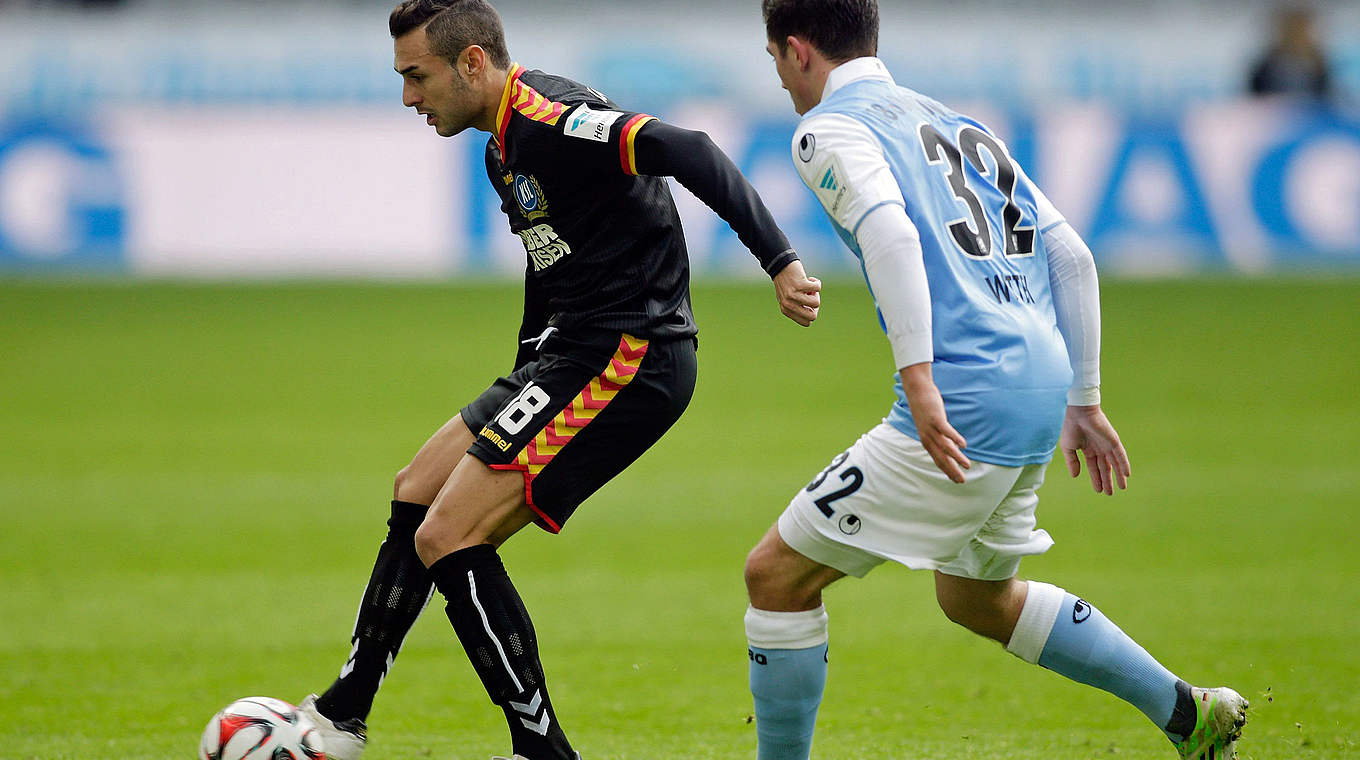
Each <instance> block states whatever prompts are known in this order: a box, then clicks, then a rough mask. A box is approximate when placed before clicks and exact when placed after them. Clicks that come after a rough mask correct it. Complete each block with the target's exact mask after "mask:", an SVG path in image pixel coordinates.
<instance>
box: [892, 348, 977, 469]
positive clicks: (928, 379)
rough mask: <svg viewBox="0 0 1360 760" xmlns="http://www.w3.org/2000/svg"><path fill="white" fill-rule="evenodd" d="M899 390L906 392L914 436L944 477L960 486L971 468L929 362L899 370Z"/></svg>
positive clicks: (961, 439) (971, 464)
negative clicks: (936, 384) (913, 424)
mask: <svg viewBox="0 0 1360 760" xmlns="http://www.w3.org/2000/svg"><path fill="white" fill-rule="evenodd" d="M902 388H903V390H905V391H906V393H907V406H908V407H910V409H911V419H912V422H914V423H915V424H916V434H917V435H918V436H920V438H921V445H922V446H924V447H925V450H926V453H928V454H930V458H931V459H933V460H935V466H936V467H938V468H940V472H943V473H944V474H945V476H946V477H948V478H949V479H950V480H952V481H954V482H955V483H963V482H964V476H963V471H964V470H967V469H969V468H971V467H972V466H973V462H972V460H970V459H969V458H968V455H967V454H964V453H963V449H964V447H965V446H967V445H968V442H967V441H966V440H964V438H963V435H961V434H960V433H959V431H957V430H955V429H954V426H953V425H950V424H949V418H948V417H947V416H946V414H945V409H944V398H943V397H942V396H941V395H940V389H939V388H937V387H936V386H935V379H934V377H933V375H932V374H931V371H930V362H922V363H921V364H913V365H911V366H910V367H906V368H904V369H903V370H902Z"/></svg>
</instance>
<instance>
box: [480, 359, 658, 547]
mask: <svg viewBox="0 0 1360 760" xmlns="http://www.w3.org/2000/svg"><path fill="white" fill-rule="evenodd" d="M648 345H649V344H648V342H647V341H646V340H644V339H642V338H634V337H633V336H631V335H624V336H622V337H621V338H620V339H619V347H618V350H617V351H615V352H614V355H613V356H612V357H610V359H609V365H608V366H607V367H605V369H604V372H601V373H600V374H599V376H598V377H594V378H591V380H590V384H588V385H587V386H586V387H585V389H584V390H582V391H581V392H580V393H579V394H578V395H577V396H576V398H574V399H572V402H571V403H570V404H568V405H567V406H566V408H565V409H563V410H562V412H561V413H560V414H558V415H557V416H556V417H554V418H553V419H552V420H551V421H549V422H548V424H547V425H546V426H545V427H544V428H543V429H542V430H540V431H539V433H538V435H536V436H534V438H533V440H531V441H529V443H528V444H526V445H525V447H524V448H523V449H520V452H519V456H518V457H517V458H516V459H515V461H514V462H513V463H511V464H506V465H493V469H498V470H502V469H504V470H511V469H513V470H521V471H523V473H524V496H525V501H526V502H527V503H528V505H529V507H530V508H531V509H533V510H534V511H535V512H537V513H538V516H539V517H540V518H542V519H543V521H544V523H545V524H547V526H548V527H549V528H550V529H551V530H552V531H553V532H554V533H556V532H557V531H559V530H561V526H559V525H558V524H557V523H555V522H553V520H552V519H551V518H549V517H548V516H547V515H545V514H543V513H542V512H540V511H539V510H538V508H537V507H535V506H534V499H533V481H534V478H536V477H538V474H539V473H540V472H542V471H543V468H544V467H547V466H548V464H549V463H550V462H552V460H553V457H555V456H557V454H558V452H560V451H562V448H563V447H564V446H566V445H567V444H568V443H571V439H572V438H574V437H576V434H577V433H579V432H581V430H582V429H583V428H585V426H587V425H589V424H590V423H591V422H592V421H593V420H594V419H595V416H596V415H598V414H599V413H600V410H601V409H604V408H605V407H606V406H609V402H611V401H613V400H614V397H615V396H617V395H618V394H619V391H621V390H623V389H624V388H625V387H627V385H628V384H629V383H631V382H632V381H633V378H634V377H635V376H636V375H637V372H638V367H640V366H641V365H642V358H643V357H644V356H646V355H647V346H648Z"/></svg>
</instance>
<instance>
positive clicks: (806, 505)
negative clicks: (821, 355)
mask: <svg viewBox="0 0 1360 760" xmlns="http://www.w3.org/2000/svg"><path fill="white" fill-rule="evenodd" d="M1017 472H1018V471H1017V470H1016V469H1015V468H1006V467H999V466H997V465H990V464H987V463H985V462H974V464H973V468H972V469H971V470H969V472H968V482H967V483H964V484H958V483H954V482H952V481H950V480H949V478H948V477H947V476H945V475H944V473H942V472H941V471H940V470H939V468H938V467H936V466H935V463H934V461H933V460H932V459H931V457H930V454H929V453H928V452H927V451H926V450H925V448H924V447H922V446H921V444H920V442H919V441H916V440H914V439H912V438H910V437H908V436H906V435H904V434H903V433H901V432H900V431H898V430H896V429H894V428H892V427H891V426H889V425H886V424H882V425H879V426H878V427H875V428H874V429H872V430H870V431H869V432H868V433H866V434H865V435H863V436H861V437H860V439H859V440H858V441H856V442H855V443H854V445H852V446H851V447H850V448H849V449H847V450H846V451H844V452H842V453H841V454H839V455H837V456H836V457H835V458H834V459H833V460H832V461H831V464H830V465H828V466H827V468H826V469H825V470H823V471H822V472H821V473H820V474H819V475H818V476H817V477H815V478H813V480H812V482H811V483H809V484H808V486H807V487H806V488H804V489H803V490H802V491H800V492H799V493H798V494H796V495H795V496H794V498H793V499H792V501H790V503H789V506H788V508H787V509H786V510H785V511H784V514H782V515H781V516H780V518H779V523H778V527H779V532H780V535H781V536H782V537H783V539H784V540H785V541H786V542H787V543H788V544H789V546H791V547H793V548H794V549H796V550H797V551H798V552H799V553H801V554H803V555H805V556H807V557H809V558H811V559H813V560H815V561H817V562H820V563H821V564H824V565H827V566H830V567H833V568H836V569H837V570H840V571H842V572H844V573H845V574H847V575H853V576H856V577H861V576H863V575H865V574H867V573H868V572H869V571H870V570H872V569H873V568H874V567H876V566H877V565H879V564H881V563H882V562H884V561H894V562H898V563H901V564H903V565H906V566H907V567H909V568H912V569H929V570H934V569H938V568H940V567H942V566H944V565H946V564H947V563H949V562H950V561H952V560H953V559H954V558H955V557H956V556H957V555H958V554H959V553H960V552H961V551H962V550H963V549H964V548H965V547H966V546H967V545H968V542H969V541H970V540H971V539H972V538H973V536H974V535H975V534H976V533H977V531H978V530H979V529H981V527H982V526H983V525H984V524H985V523H986V521H987V519H988V518H989V517H990V516H991V514H992V513H993V511H994V510H995V509H996V506H997V505H998V504H999V503H1001V501H1002V499H1003V498H1004V497H1005V496H1006V494H1007V493H1008V492H1009V491H1010V488H1011V486H1012V484H1013V483H1014V481H1015V478H1016V476H1017Z"/></svg>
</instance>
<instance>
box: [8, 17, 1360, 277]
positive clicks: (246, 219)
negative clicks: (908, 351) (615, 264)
mask: <svg viewBox="0 0 1360 760" xmlns="http://www.w3.org/2000/svg"><path fill="white" fill-rule="evenodd" d="M496 5H497V6H498V7H499V8H500V9H501V11H502V13H503V15H504V16H505V21H506V28H507V35H508V39H509V43H510V49H511V54H512V56H513V57H514V58H515V59H516V60H517V61H519V62H520V63H522V64H524V65H526V66H528V67H530V68H543V69H545V70H549V71H553V72H556V73H561V74H565V75H568V76H572V77H574V78H577V79H580V80H582V81H584V82H586V83H588V84H591V85H593V86H595V87H596V88H597V89H600V90H602V91H604V92H605V93H607V94H608V95H610V96H611V97H612V98H613V99H614V100H616V101H618V102H619V103H621V104H623V105H624V106H625V107H628V108H630V109H635V110H645V111H648V112H650V113H654V114H656V115H658V116H661V117H662V118H665V119H668V120H670V121H672V122H675V123H678V124H681V125H685V126H689V127H694V128H703V129H705V130H707V131H709V132H710V134H712V135H713V137H714V138H715V139H716V140H717V141H718V143H719V144H720V145H722V146H723V147H724V148H725V149H726V150H727V151H728V152H729V154H730V155H731V156H732V157H733V158H734V160H736V161H737V163H738V164H739V165H740V166H741V167H742V169H743V170H744V171H745V172H746V173H747V175H748V176H750V177H751V178H752V180H753V181H754V182H755V184H756V185H757V187H758V188H759V189H760V190H761V192H762V194H763V195H764V197H765V198H766V201H767V202H768V203H769V205H770V206H771V208H772V209H773V210H774V212H775V214H776V216H777V217H778V218H779V219H780V220H781V222H782V223H783V224H784V225H785V227H786V230H787V231H788V232H789V234H790V236H791V237H792V238H793V240H794V241H795V244H796V245H797V246H798V247H799V248H800V250H802V251H803V252H804V254H805V258H807V259H810V260H811V261H812V262H813V264H814V266H815V267H816V268H817V269H818V270H819V271H821V272H823V273H834V272H835V271H837V270H839V271H842V272H846V273H852V272H853V271H854V263H853V259H852V258H851V257H850V256H849V255H847V254H845V253H844V252H842V251H841V250H840V245H839V243H838V241H837V240H836V239H835V238H834V236H833V234H832V232H831V230H830V227H829V225H827V224H826V223H825V222H824V220H823V218H822V215H821V213H820V210H819V209H818V208H817V207H816V205H815V200H814V199H813V197H812V195H811V194H810V193H808V192H807V191H806V190H805V189H804V188H803V187H802V186H801V185H800V183H799V182H798V180H797V177H796V176H795V174H794V173H793V170H792V167H791V165H790V160H789V149H788V140H789V136H790V134H791V132H792V129H793V126H794V124H795V123H796V116H795V115H794V114H793V112H792V110H791V107H790V104H789V102H788V99H787V97H786V95H785V93H784V92H783V91H782V90H781V89H780V88H779V85H778V80H777V79H776V77H775V74H774V70H773V66H772V64H771V63H770V61H769V59H768V57H767V56H766V54H765V52H764V51H763V45H764V34H763V27H762V24H761V20H760V14H759V8H758V5H759V4H758V3H757V2H756V1H755V0H749V2H743V3H729V2H720V1H719V0H688V1H687V2H672V1H669V0H666V1H663V2H645V3H643V2H624V1H622V0H613V1H606V0H587V1H586V2H556V3H540V2H530V1H529V0H500V2H498V3H496ZM390 6H391V2H390V0H347V1H345V2H324V3H323V2H288V1H286V0H271V1H270V2H247V1H244V0H241V1H236V2H232V1H227V2H178V1H176V2H172V1H171V0H80V1H76V0H64V1H59V0H0V274H4V273H9V274H16V273H18V274H23V275H25V276H38V277H42V276H46V275H53V274H55V275H63V276H65V275H70V274H73V273H90V272H95V273H101V274H105V273H111V274H115V275H118V276H123V275H127V276H151V277H164V276H171V277H195V278H197V277H208V278H238V277H246V278H254V277H277V276H323V277H398V278H427V277H428V278H446V277H456V278H488V277H489V278H496V277H502V276H518V274H519V273H520V272H521V271H522V268H523V255H524V254H523V250H522V248H521V246H520V244H519V241H518V239H517V238H516V237H514V236H512V235H509V234H507V233H506V226H505V221H504V219H503V217H502V216H501V214H500V213H499V211H498V209H497V208H496V206H495V196H494V194H493V193H492V192H491V190H490V188H489V187H488V186H487V185H486V180H485V177H484V175H483V171H482V168H481V152H482V146H483V145H484V142H485V135H482V134H480V133H468V134H464V135H462V136H460V137H458V138H456V139H453V140H441V139H440V138H438V137H437V136H436V135H435V134H434V132H433V131H432V130H430V129H429V128H427V127H426V126H425V125H424V123H423V120H421V119H420V118H419V117H417V116H416V115H415V114H414V112H411V111H408V110H406V109H403V107H402V106H401V103H400V82H399V79H398V77H397V76H396V74H395V73H393V71H392V68H391V64H392V51H391V41H390V39H389V38H388V35H387V30H386V17H387V13H388V11H389V10H390ZM882 15H883V32H882V41H881V47H882V51H883V57H884V58H885V60H886V61H887V63H888V65H889V68H890V69H891V70H892V71H893V73H894V74H895V76H896V77H897V79H898V81H899V83H901V84H904V85H907V86H909V87H913V88H915V89H918V90H921V91H922V92H925V93H927V94H930V95H933V96H935V97H937V98H939V99H941V100H943V101H944V102H945V103H947V104H949V105H951V106H953V107H955V108H958V109H961V110H965V111H967V112H971V113H973V114H974V115H976V116H978V117H979V118H981V119H982V120H983V121H985V122H987V123H989V124H990V125H992V127H993V128H994V129H995V130H996V131H997V132H998V133H1000V134H1001V136H1002V137H1003V138H1005V139H1006V141H1007V142H1008V144H1009V146H1010V148H1011V150H1012V152H1013V153H1015V154H1016V156H1017V157H1018V158H1019V160H1020V161H1021V163H1022V164H1023V165H1024V166H1025V167H1027V169H1028V170H1029V172H1030V174H1031V175H1032V176H1034V177H1035V178H1036V179H1037V180H1038V181H1039V183H1040V184H1041V186H1042V187H1044V188H1045V189H1046V190H1047V192H1048V193H1049V195H1050V196H1051V197H1052V198H1053V200H1054V202H1055V203H1056V204H1057V205H1058V207H1059V208H1060V209H1061V210H1063V212H1064V213H1065V214H1066V215H1067V216H1068V218H1069V219H1070V220H1071V221H1072V222H1073V224H1074V226H1076V228H1077V229H1078V230H1079V231H1080V232H1082V233H1083V234H1084V235H1086V237H1087V238H1088V241H1089V242H1090V244H1091V247H1092V248H1093V249H1094V251H1095V253H1096V256H1097V257H1098V259H1099V260H1100V263H1101V265H1102V269H1103V271H1105V272H1107V273H1130V274H1155V275H1165V274H1179V273H1191V272H1193V273H1203V272H1242V273H1251V274H1258V273H1274V272H1282V271H1288V272H1292V271H1298V270H1307V271H1317V270H1322V271H1327V272H1334V271H1338V270H1342V271H1351V272H1354V271H1357V270H1360V110H1358V109H1357V107H1356V106H1357V103H1358V102H1360V101H1358V100H1357V95H1360V4H1357V3H1354V2H1317V3H1315V4H1312V5H1309V6H1301V5H1292V6H1282V5H1279V4H1277V3H1273V2H1264V1H1257V0H1166V1H1152V0H1149V1H1147V2H1129V1H1128V0H1124V1H1121V2H1114V1H1113V0H1088V1H1086V2H1076V1H1075V0H1070V1H1063V0H1057V1H1054V0H1018V1H1017V0H1005V1H1004V2H1003V1H1000V0H995V1H991V2H984V1H983V0H948V1H946V0H929V1H926V0H915V1H913V2H910V3H906V2H893V1H887V0H885V2H883V4H882ZM677 198H678V201H679V202H680V203H681V206H682V209H681V210H682V214H683V215H684V217H685V222H686V227H687V231H688V233H689V239H690V247H691V252H692V255H693V259H694V265H695V269H696V271H697V272H699V273H701V274H712V275H717V276H726V275H740V276H750V277H758V276H759V275H760V273H759V269H758V268H757V267H754V266H752V265H751V263H752V262H750V261H749V260H748V259H747V256H748V254H746V253H745V252H744V251H743V250H742V249H741V247H740V245H739V244H738V243H737V241H736V239H735V237H734V236H733V235H732V234H731V233H730V231H728V230H727V229H726V226H725V225H723V224H722V223H721V222H720V221H719V220H717V219H716V218H715V217H714V216H712V215H711V214H709V213H707V212H706V211H705V210H704V209H702V207H701V206H699V204H698V202H697V201H695V200H694V199H693V198H692V197H690V196H689V195H688V194H687V193H685V192H683V191H681V192H678V193H677Z"/></svg>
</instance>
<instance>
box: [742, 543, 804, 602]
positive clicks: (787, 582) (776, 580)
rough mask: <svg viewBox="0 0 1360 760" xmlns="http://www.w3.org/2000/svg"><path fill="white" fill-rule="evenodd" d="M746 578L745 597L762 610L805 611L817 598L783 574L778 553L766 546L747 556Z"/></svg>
mask: <svg viewBox="0 0 1360 760" xmlns="http://www.w3.org/2000/svg"><path fill="white" fill-rule="evenodd" d="M745 577H746V594H747V596H748V597H749V598H750V600H751V604H753V605H755V606H756V607H758V608H759V609H763V610H787V609H802V608H804V607H805V606H807V604H808V602H809V600H811V599H813V598H814V597H816V595H817V592H815V591H813V592H809V591H808V590H807V589H804V588H801V585H800V584H799V583H798V582H797V579H795V578H791V577H789V576H788V574H787V573H785V572H783V571H782V569H781V565H780V563H779V561H778V557H777V556H776V554H775V552H774V551H772V550H771V549H770V548H769V547H767V546H765V545H764V544H761V545H758V546H756V548H754V549H752V550H751V553H750V554H748V555H747V556H746V569H745Z"/></svg>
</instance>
